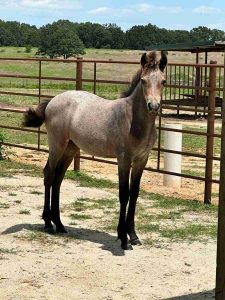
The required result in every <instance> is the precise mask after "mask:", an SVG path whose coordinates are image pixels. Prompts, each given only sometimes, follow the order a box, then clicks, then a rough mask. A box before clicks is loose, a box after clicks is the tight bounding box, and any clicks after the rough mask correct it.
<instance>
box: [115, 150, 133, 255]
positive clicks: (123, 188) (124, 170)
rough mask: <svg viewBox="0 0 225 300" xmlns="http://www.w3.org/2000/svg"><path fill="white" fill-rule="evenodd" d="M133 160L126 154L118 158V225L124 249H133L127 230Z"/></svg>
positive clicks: (119, 236)
mask: <svg viewBox="0 0 225 300" xmlns="http://www.w3.org/2000/svg"><path fill="white" fill-rule="evenodd" d="M130 168H131V162H130V159H128V158H126V157H125V155H121V156H120V157H119V158H118V174H119V200H120V217H119V223H118V227H117V232H118V239H120V240H121V247H122V249H124V250H131V249H132V246H131V245H130V244H128V239H127V230H126V210H127V203H128V200H129V176H130Z"/></svg>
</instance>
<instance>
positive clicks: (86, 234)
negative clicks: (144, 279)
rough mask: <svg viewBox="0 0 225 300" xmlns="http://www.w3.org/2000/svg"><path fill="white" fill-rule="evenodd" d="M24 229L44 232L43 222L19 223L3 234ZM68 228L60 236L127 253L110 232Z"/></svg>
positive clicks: (118, 252) (116, 253) (121, 253)
mask: <svg viewBox="0 0 225 300" xmlns="http://www.w3.org/2000/svg"><path fill="white" fill-rule="evenodd" d="M23 229H26V230H30V231H39V232H44V230H43V225H42V224H17V225H14V226H11V227H9V228H7V229H5V230H4V231H3V232H2V233H1V234H2V235H4V234H11V233H16V232H20V231H22V230H23ZM66 230H67V233H66V234H63V235H62V234H59V235H60V237H62V238H63V237H65V238H68V237H69V238H71V239H74V240H81V241H89V242H92V243H96V244H100V245H101V246H100V247H101V248H102V249H103V250H106V251H109V252H111V253H112V254H113V255H114V256H123V255H125V253H124V250H122V249H121V247H120V244H119V242H117V241H116V237H115V236H113V235H111V234H109V233H106V232H102V231H98V230H92V229H85V228H75V227H71V226H66ZM46 234H48V233H46Z"/></svg>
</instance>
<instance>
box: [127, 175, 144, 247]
mask: <svg viewBox="0 0 225 300" xmlns="http://www.w3.org/2000/svg"><path fill="white" fill-rule="evenodd" d="M141 175H142V171H140V172H138V173H136V172H135V169H134V170H132V175H131V185H130V201H129V207H128V213H127V219H126V228H127V233H128V235H129V236H130V242H131V244H132V245H141V242H140V240H139V238H138V236H137V234H136V231H135V220H134V218H135V210H136V203H137V198H138V194H139V189H140V180H141Z"/></svg>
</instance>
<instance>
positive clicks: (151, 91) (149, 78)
mask: <svg viewBox="0 0 225 300" xmlns="http://www.w3.org/2000/svg"><path fill="white" fill-rule="evenodd" d="M166 64H167V57H166V55H165V54H164V53H161V58H160V60H157V58H156V52H150V53H149V54H148V55H147V54H146V53H145V54H143V55H142V58H141V66H142V73H141V85H142V89H143V94H144V98H145V101H146V105H147V109H148V110H149V111H150V112H155V113H157V111H158V110H159V107H160V100H161V95H162V90H163V87H164V85H165V83H166V80H165V74H164V73H163V71H164V69H165V67H166Z"/></svg>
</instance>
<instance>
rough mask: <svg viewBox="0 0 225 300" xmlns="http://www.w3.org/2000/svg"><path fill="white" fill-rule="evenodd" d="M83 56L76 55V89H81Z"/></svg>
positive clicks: (77, 158) (76, 167) (76, 168)
mask: <svg viewBox="0 0 225 300" xmlns="http://www.w3.org/2000/svg"><path fill="white" fill-rule="evenodd" d="M82 77H83V57H77V69H76V90H82ZM73 169H74V171H80V150H79V151H78V152H77V154H76V156H75V157H74V167H73Z"/></svg>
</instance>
